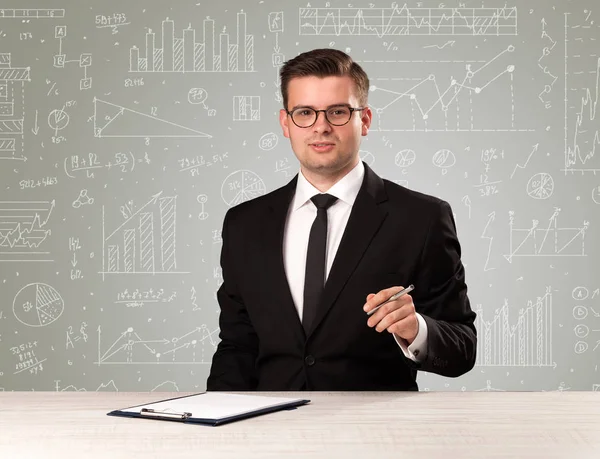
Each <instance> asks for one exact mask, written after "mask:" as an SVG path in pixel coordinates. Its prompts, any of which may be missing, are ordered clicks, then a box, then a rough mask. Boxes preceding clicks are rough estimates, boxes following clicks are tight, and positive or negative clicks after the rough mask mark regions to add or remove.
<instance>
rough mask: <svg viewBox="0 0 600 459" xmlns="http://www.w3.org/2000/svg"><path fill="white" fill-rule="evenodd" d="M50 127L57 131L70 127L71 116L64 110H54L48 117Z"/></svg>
mask: <svg viewBox="0 0 600 459" xmlns="http://www.w3.org/2000/svg"><path fill="white" fill-rule="evenodd" d="M48 125H49V126H50V127H51V128H52V129H54V130H55V131H60V130H61V129H64V128H66V127H67V126H68V125H69V115H67V113H65V112H63V111H62V110H52V111H51V112H50V114H49V115H48Z"/></svg>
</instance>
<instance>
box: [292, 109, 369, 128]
mask: <svg viewBox="0 0 600 459" xmlns="http://www.w3.org/2000/svg"><path fill="white" fill-rule="evenodd" d="M335 107H344V108H347V109H348V110H350V115H349V116H348V121H346V122H345V123H343V124H335V123H332V122H331V121H329V118H328V117H327V112H328V111H329V110H331V109H332V108H335ZM366 108H367V107H349V106H347V105H334V106H332V107H329V108H325V109H323V110H315V109H314V108H312V107H298V108H295V109H294V110H292V111H289V110H287V109H286V110H285V112H286V113H287V114H288V116H289V117H290V118H291V119H292V123H294V124H295V125H296V126H298V127H299V128H300V129H308V128H309V127H313V126H314V125H315V123H316V122H317V120H318V119H319V113H320V112H323V116H324V117H325V120H326V121H327V122H328V123H329V124H331V125H332V126H345V125H346V124H348V123H349V122H350V120H351V119H352V115H353V114H354V112H360V111H361V110H364V109H366ZM307 109H308V110H312V111H313V112H315V120H314V121H313V122H312V123H311V124H309V125H308V126H300V125H299V124H298V123H296V121H295V120H294V116H293V115H292V113H293V112H295V111H296V110H307Z"/></svg>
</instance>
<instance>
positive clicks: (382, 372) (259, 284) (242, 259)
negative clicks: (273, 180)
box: [207, 164, 477, 391]
mask: <svg viewBox="0 0 600 459" xmlns="http://www.w3.org/2000/svg"><path fill="white" fill-rule="evenodd" d="M364 166H365V176H364V179H363V183H362V186H361V189H360V191H359V193H358V196H357V198H356V201H355V203H354V206H353V207H352V211H351V214H350V217H349V220H348V223H347V226H346V230H345V232H344V235H343V237H342V240H341V242H340V245H339V248H338V252H337V254H336V257H335V260H334V262H333V265H332V267H331V270H330V273H329V276H328V278H327V282H326V284H325V291H324V293H323V297H322V301H321V303H320V306H319V308H318V312H317V315H316V318H315V320H314V322H313V326H312V329H311V330H309V331H308V333H305V331H304V329H303V327H302V323H301V321H300V319H299V317H298V313H297V311H296V308H295V306H294V303H293V300H292V295H291V293H290V289H289V285H288V282H287V278H286V275H285V271H284V264H283V252H282V247H283V233H284V227H285V221H286V217H287V212H288V208H289V205H290V202H291V200H292V198H293V196H294V192H295V189H296V181H297V176H296V177H294V179H293V180H292V181H291V182H290V183H288V184H287V185H286V186H284V187H282V188H279V189H277V190H275V191H273V192H271V193H269V194H267V195H265V196H261V197H259V198H256V199H253V200H251V201H247V202H245V203H242V204H240V205H238V206H236V207H234V208H231V209H229V210H228V212H227V213H226V215H225V219H224V223H223V231H222V238H223V248H222V252H221V267H222V270H223V284H222V285H221V286H220V288H219V290H218V293H217V298H218V300H219V304H220V307H221V313H220V317H219V326H220V335H219V336H220V338H221V341H220V343H219V345H218V348H217V350H216V352H215V354H214V356H213V360H212V366H211V371H210V375H209V377H208V380H207V390H209V391H211V390H215V391H217V390H222V391H237V390H264V391H285V390H328V391H337V390H418V387H417V382H416V374H417V370H423V371H429V372H433V373H437V374H440V375H443V376H449V377H456V376H460V375H462V374H464V373H466V372H467V371H469V370H470V369H471V368H472V367H473V365H474V363H475V352H476V348H477V336H476V330H475V327H474V325H473V322H474V320H475V313H474V312H473V311H472V310H471V307H470V304H469V299H468V297H467V286H466V283H465V273H464V268H463V265H462V262H461V260H460V253H461V248H460V244H459V242H458V239H457V235H456V227H455V222H454V218H453V215H452V211H451V208H450V205H449V204H448V203H447V202H445V201H442V200H440V199H438V198H435V197H432V196H428V195H425V194H422V193H418V192H416V191H411V190H409V189H407V188H404V187H402V186H400V185H397V184H395V183H393V182H390V181H388V180H384V179H381V178H380V177H379V176H378V175H376V174H375V173H374V172H373V171H372V170H371V169H370V168H369V167H368V166H367V165H366V164H365V165H364ZM409 284H414V285H415V290H414V291H413V292H411V295H412V297H413V302H414V304H415V308H416V310H417V312H419V313H420V314H421V315H422V316H423V318H424V319H425V321H426V322H427V329H428V337H427V348H428V352H427V356H426V357H425V359H424V360H423V361H421V362H418V363H417V362H414V361H412V360H410V359H408V358H406V357H405V356H404V354H403V353H402V350H401V349H400V347H399V346H398V344H397V343H396V341H395V340H394V337H393V336H392V335H391V334H390V333H388V332H387V331H384V332H381V333H379V332H377V331H376V330H375V329H374V328H370V327H369V326H368V325H367V319H368V316H367V314H366V313H365V312H364V311H363V309H362V307H363V305H364V303H365V301H366V297H367V295H368V294H369V293H376V292H378V291H379V290H381V289H384V288H387V287H391V286H407V285H409ZM420 357H421V356H420Z"/></svg>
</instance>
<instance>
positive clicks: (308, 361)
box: [304, 355, 315, 367]
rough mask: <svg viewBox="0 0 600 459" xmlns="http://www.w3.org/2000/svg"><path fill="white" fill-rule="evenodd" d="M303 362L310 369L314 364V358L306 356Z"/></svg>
mask: <svg viewBox="0 0 600 459" xmlns="http://www.w3.org/2000/svg"><path fill="white" fill-rule="evenodd" d="M304 362H305V363H306V364H307V365H308V366H309V367H312V366H313V365H314V364H315V358H314V357H313V356H312V355H307V356H306V357H304Z"/></svg>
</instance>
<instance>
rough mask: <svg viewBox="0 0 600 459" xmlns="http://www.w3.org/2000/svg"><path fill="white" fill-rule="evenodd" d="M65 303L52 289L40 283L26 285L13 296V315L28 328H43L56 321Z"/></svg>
mask: <svg viewBox="0 0 600 459" xmlns="http://www.w3.org/2000/svg"><path fill="white" fill-rule="evenodd" d="M64 309H65V302H64V301H63V299H62V297H61V296H60V293H58V292H57V291H56V290H55V289H54V287H51V286H49V285H48V284H43V283H41V282H35V283H32V284H27V285H26V286H25V287H23V288H22V289H21V290H19V291H18V292H17V294H16V295H15V299H14V301H13V313H14V314H15V317H16V318H17V320H18V321H19V322H21V323H22V324H24V325H27V326H29V327H44V326H45V325H49V324H51V323H52V322H54V321H55V320H56V319H58V318H59V317H60V316H61V315H62V313H63V311H64Z"/></svg>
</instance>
